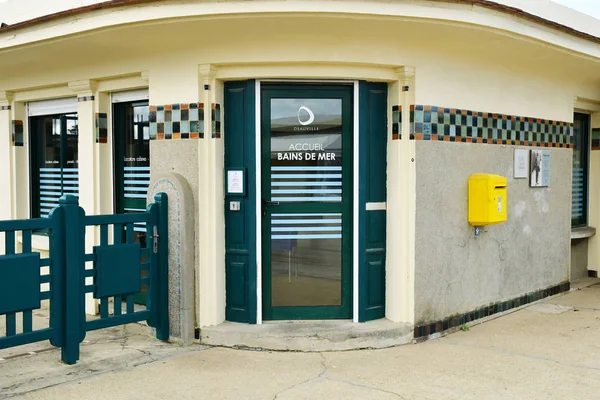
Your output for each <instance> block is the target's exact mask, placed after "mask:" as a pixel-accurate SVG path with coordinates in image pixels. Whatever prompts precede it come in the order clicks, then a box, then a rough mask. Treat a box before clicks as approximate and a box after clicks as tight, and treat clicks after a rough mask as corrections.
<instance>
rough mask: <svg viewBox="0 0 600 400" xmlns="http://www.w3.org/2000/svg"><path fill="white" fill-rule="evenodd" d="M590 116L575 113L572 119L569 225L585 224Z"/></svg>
mask: <svg viewBox="0 0 600 400" xmlns="http://www.w3.org/2000/svg"><path fill="white" fill-rule="evenodd" d="M589 131H590V116H589V115H587V114H582V113H575V117H574V121H573V187H572V189H571V190H572V200H571V204H572V206H571V226H572V227H577V226H585V225H587V205H588V204H587V203H588V201H587V194H588V157H589V141H590V135H589Z"/></svg>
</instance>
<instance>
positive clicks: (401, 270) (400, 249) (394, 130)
mask: <svg viewBox="0 0 600 400" xmlns="http://www.w3.org/2000/svg"><path fill="white" fill-rule="evenodd" d="M396 75H397V81H395V82H393V83H392V84H390V88H389V104H391V105H392V107H393V111H392V112H391V113H390V117H389V118H390V121H389V122H390V123H389V124H388V125H389V126H390V130H391V132H390V134H389V135H388V138H389V139H388V171H387V172H388V174H387V175H388V178H387V179H388V182H387V183H388V184H387V195H388V199H387V204H388V207H387V210H388V211H387V242H388V246H387V257H386V265H387V271H386V282H387V284H386V318H387V319H389V320H391V321H394V322H404V323H409V324H414V319H415V310H414V305H415V298H414V296H415V293H414V287H415V198H416V195H415V190H416V185H415V164H416V160H415V143H414V140H413V133H414V132H413V130H412V123H411V118H410V116H411V106H412V105H414V101H415V87H414V85H415V79H414V77H415V69H414V68H413V67H400V68H397V69H396Z"/></svg>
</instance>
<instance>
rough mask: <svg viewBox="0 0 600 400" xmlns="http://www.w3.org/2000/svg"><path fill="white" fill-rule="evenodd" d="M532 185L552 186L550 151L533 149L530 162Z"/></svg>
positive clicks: (530, 183) (530, 182) (530, 181)
mask: <svg viewBox="0 0 600 400" xmlns="http://www.w3.org/2000/svg"><path fill="white" fill-rule="evenodd" d="M529 166H530V168H529V170H530V171H531V173H530V180H529V186H531V187H548V186H550V151H548V150H531V155H530V163H529Z"/></svg>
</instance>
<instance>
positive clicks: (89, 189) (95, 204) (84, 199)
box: [69, 80, 100, 315]
mask: <svg viewBox="0 0 600 400" xmlns="http://www.w3.org/2000/svg"><path fill="white" fill-rule="evenodd" d="M69 88H71V89H72V90H73V91H74V92H75V93H77V118H78V138H77V139H78V146H77V152H78V156H77V158H78V164H77V168H78V169H79V171H78V172H79V205H80V206H81V207H82V208H83V209H84V210H85V213H86V215H96V214H98V213H99V211H100V202H99V193H98V192H99V187H98V185H99V179H98V175H99V164H98V163H99V154H98V146H97V145H96V139H95V112H96V111H95V110H96V100H95V95H96V82H94V81H92V80H81V81H75V82H69ZM98 237H99V233H98V229H97V228H94V227H89V228H87V230H86V236H85V248H86V252H87V253H90V252H91V251H92V249H93V247H94V245H95V244H96V243H97V239H98ZM86 268H87V265H86ZM87 279H88V280H89V279H90V278H87ZM90 283H91V282H86V284H90ZM85 311H86V313H88V314H92V315H95V314H97V311H98V300H96V299H94V298H93V296H92V294H91V293H88V294H87V295H86V299H85Z"/></svg>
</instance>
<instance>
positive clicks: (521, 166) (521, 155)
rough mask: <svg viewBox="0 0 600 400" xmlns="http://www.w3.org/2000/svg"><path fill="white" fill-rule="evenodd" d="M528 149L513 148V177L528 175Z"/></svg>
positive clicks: (525, 176)
mask: <svg viewBox="0 0 600 400" xmlns="http://www.w3.org/2000/svg"><path fill="white" fill-rule="evenodd" d="M528 172H529V150H527V149H515V168H514V178H515V179H517V178H527V177H528V176H529V174H528Z"/></svg>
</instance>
